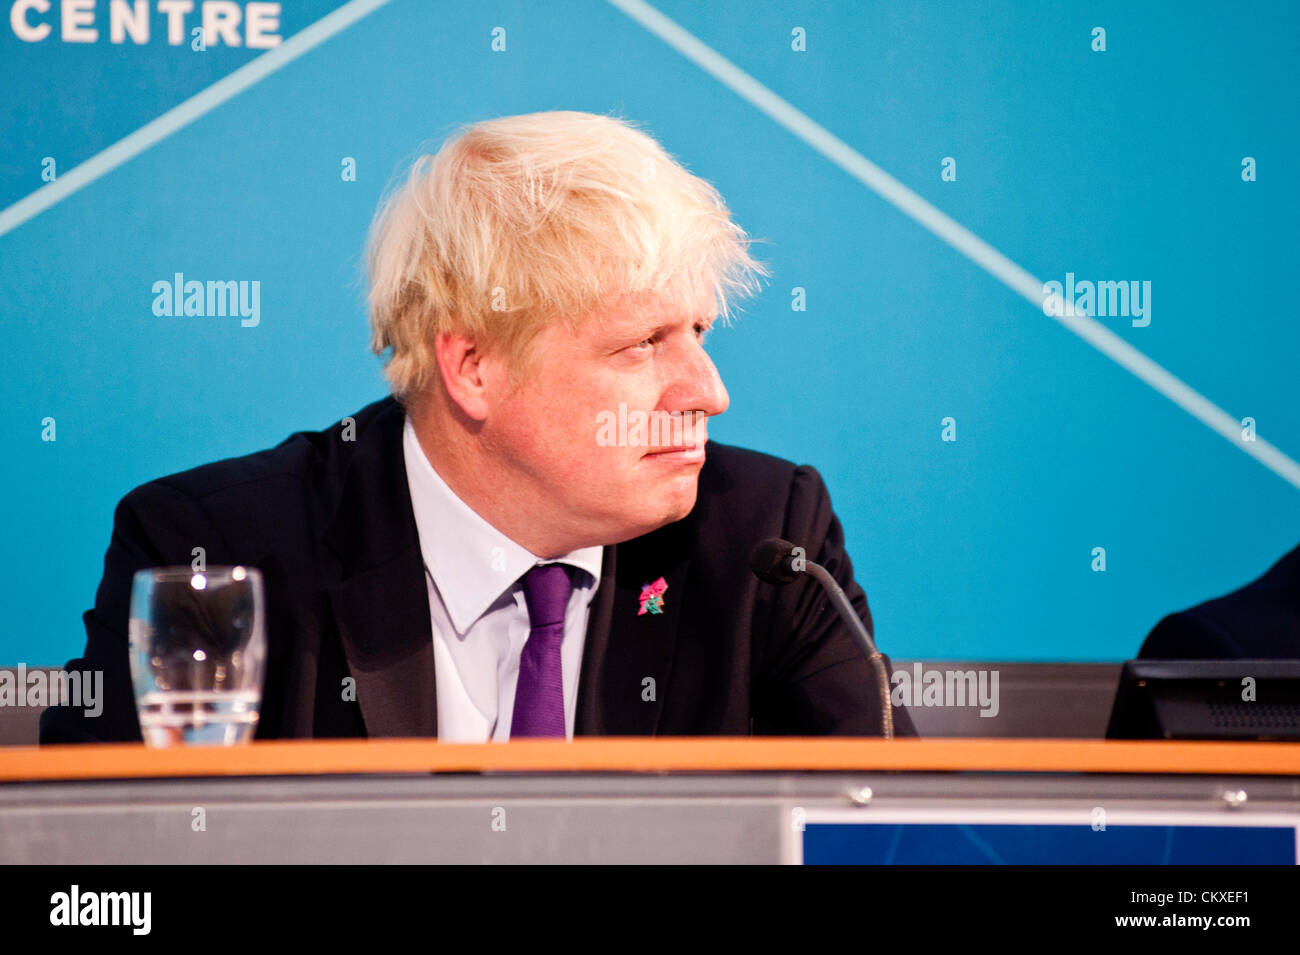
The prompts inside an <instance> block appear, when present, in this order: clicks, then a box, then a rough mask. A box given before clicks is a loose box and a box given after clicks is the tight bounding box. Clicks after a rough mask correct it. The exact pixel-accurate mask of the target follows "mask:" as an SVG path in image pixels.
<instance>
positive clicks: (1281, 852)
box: [803, 823, 1296, 865]
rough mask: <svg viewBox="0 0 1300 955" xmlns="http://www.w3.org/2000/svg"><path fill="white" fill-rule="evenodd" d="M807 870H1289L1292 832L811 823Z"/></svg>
mask: <svg viewBox="0 0 1300 955" xmlns="http://www.w3.org/2000/svg"><path fill="white" fill-rule="evenodd" d="M803 854H804V864H805V865H828V864H829V865H1003V864H1005V865H1052V864H1067V865H1234V864H1235V865H1294V864H1295V862H1296V833H1295V830H1294V829H1290V828H1282V827H1278V828H1265V827H1261V826H1109V827H1107V828H1106V829H1105V830H1103V831H1094V830H1093V829H1092V828H1090V827H1088V826H1047V825H1044V826H1032V825H1020V826H990V825H952V824H943V825H912V824H899V825H885V824H871V823H834V824H832V823H811V824H809V825H807V826H806V827H805V830H804V839H803Z"/></svg>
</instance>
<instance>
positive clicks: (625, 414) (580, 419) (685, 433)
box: [479, 301, 730, 547]
mask: <svg viewBox="0 0 1300 955" xmlns="http://www.w3.org/2000/svg"><path fill="white" fill-rule="evenodd" d="M712 321H713V310H712V308H711V307H710V308H705V309H702V310H696V311H693V312H692V313H691V314H684V313H682V312H681V311H680V309H679V308H673V307H669V306H665V305H663V304H660V303H654V304H646V303H645V302H644V301H643V302H641V303H639V304H638V303H634V302H629V301H625V302H623V303H620V304H618V305H616V306H614V307H611V308H607V309H603V310H601V311H600V312H599V313H598V314H597V315H595V316H593V317H592V320H591V321H589V322H588V323H587V324H586V325H585V326H584V327H582V328H580V329H577V330H571V329H569V328H567V327H566V326H564V325H563V324H560V323H557V324H553V325H551V326H549V327H547V328H546V329H545V330H544V331H543V332H542V333H541V334H539V335H538V337H537V338H536V339H535V340H534V343H533V350H532V354H533V356H534V360H533V363H532V365H531V368H530V374H529V376H528V377H527V378H526V379H525V380H524V381H523V382H522V383H521V384H520V386H519V387H518V388H517V389H516V390H514V391H513V392H511V391H510V389H509V387H508V383H507V375H506V371H505V368H504V363H501V362H498V363H497V364H495V367H494V368H493V370H492V371H491V372H490V373H489V374H490V380H491V382H492V387H491V399H490V400H491V408H490V410H489V413H488V416H487V419H486V420H485V421H484V422H483V428H482V430H481V431H480V433H479V438H480V440H481V441H482V446H483V448H484V450H485V451H487V452H488V453H489V454H490V455H491V456H492V457H493V458H495V459H497V460H498V461H499V462H500V463H501V465H502V466H503V467H506V468H508V469H510V470H512V471H513V472H514V477H515V480H513V481H511V482H510V483H511V484H512V485H514V487H513V488H512V490H514V491H515V492H516V493H522V494H523V495H525V496H526V497H527V500H528V503H527V504H526V505H525V506H526V507H527V508H528V510H529V511H531V512H532V513H533V516H534V518H535V519H538V520H541V521H549V522H551V523H553V525H554V527H555V528H556V536H557V537H558V538H560V539H563V540H564V541H565V542H566V543H573V546H575V547H576V546H591V545H595V544H613V543H617V542H619V541H623V540H628V539H630V538H633V537H637V536H640V535H641V534H645V533H649V532H650V531H652V530H654V529H655V528H658V527H661V526H663V525H664V524H668V523H670V522H672V521H676V520H680V519H681V518H683V517H685V516H686V515H687V514H689V513H690V511H691V508H692V507H694V505H695V495H696V488H697V482H698V478H699V473H700V469H701V468H702V467H703V465H704V456H705V447H704V445H705V442H706V441H707V425H706V420H707V418H708V417H709V416H710V415H717V414H722V412H724V411H726V410H727V405H728V403H729V401H730V399H729V398H728V396H727V390H726V388H724V387H723V384H722V379H721V378H720V377H719V376H718V371H717V368H715V367H714V364H713V362H712V360H711V359H710V358H709V356H708V355H707V354H706V353H705V351H704V346H703V341H704V335H705V333H706V332H707V331H708V329H709V326H710V325H711V324H712ZM674 447H676V448H679V450H676V451H669V450H666V449H669V448H674ZM682 449H684V450H682Z"/></svg>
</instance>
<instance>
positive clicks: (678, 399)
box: [665, 343, 731, 416]
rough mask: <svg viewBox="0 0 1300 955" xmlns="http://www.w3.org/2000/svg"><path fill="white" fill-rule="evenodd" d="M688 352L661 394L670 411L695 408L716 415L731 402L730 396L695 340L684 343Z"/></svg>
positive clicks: (704, 352) (700, 411) (711, 360)
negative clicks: (667, 389)
mask: <svg viewBox="0 0 1300 955" xmlns="http://www.w3.org/2000/svg"><path fill="white" fill-rule="evenodd" d="M688 348H689V351H688V353H687V355H686V356H685V358H684V360H683V362H682V363H681V365H680V366H679V368H680V377H679V378H678V380H677V381H676V382H674V386H673V388H672V393H671V394H669V395H665V399H667V401H668V403H669V405H670V407H669V410H671V411H697V412H699V413H701V414H704V415H709V416H712V415H720V414H722V413H723V412H724V411H726V410H727V407H728V406H729V405H730V404H731V396H730V395H728V394H727V388H726V386H725V385H723V383H722V376H721V375H719V374H718V369H717V366H716V365H714V364H713V359H712V358H710V357H709V355H708V352H706V351H705V350H704V348H703V346H701V345H700V344H699V343H692V344H691V345H690V346H688Z"/></svg>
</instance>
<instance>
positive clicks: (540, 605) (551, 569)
mask: <svg viewBox="0 0 1300 955" xmlns="http://www.w3.org/2000/svg"><path fill="white" fill-rule="evenodd" d="M522 580H523V585H524V602H525V603H527V604H528V623H529V626H530V627H532V628H533V629H534V630H535V629H537V628H539V627H549V626H552V625H554V624H557V623H561V624H562V623H564V612H565V610H566V609H567V608H568V606H569V595H570V594H572V593H573V577H572V576H571V574H570V573H569V568H568V566H567V565H565V564H542V565H541V566H538V567H534V568H533V569H532V570H530V571H529V572H528V573H526V574H524V576H523V579H522Z"/></svg>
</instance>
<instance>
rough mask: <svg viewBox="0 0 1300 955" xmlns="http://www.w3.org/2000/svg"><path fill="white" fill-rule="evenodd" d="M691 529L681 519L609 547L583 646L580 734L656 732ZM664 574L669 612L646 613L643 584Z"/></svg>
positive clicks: (674, 644) (681, 601) (683, 591)
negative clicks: (642, 611)
mask: <svg viewBox="0 0 1300 955" xmlns="http://www.w3.org/2000/svg"><path fill="white" fill-rule="evenodd" d="M684 536H685V532H684V530H683V528H682V527H681V526H680V525H669V526H668V527H666V528H663V529H662V530H660V531H656V532H654V533H652V534H648V535H646V536H644V537H639V538H636V539H635V540H631V541H627V542H625V543H622V544H619V545H617V546H613V547H606V548H605V563H604V566H603V567H602V569H601V578H600V581H601V582H600V587H599V589H598V590H597V592H596V597H595V599H594V600H593V601H592V608H591V617H590V620H589V623H588V629H587V640H586V645H585V646H584V648H583V660H582V681H581V683H580V685H579V688H578V716H577V720H576V724H577V725H576V728H575V735H583V736H653V735H655V733H656V731H657V729H658V726H659V721H660V719H661V716H662V713H663V701H664V695H665V693H666V692H667V690H668V681H669V678H670V677H671V674H672V663H673V654H674V651H675V650H676V647H677V634H678V630H679V627H680V622H681V612H682V606H683V604H684V602H685V598H686V582H687V577H688V571H689V569H690V560H689V558H688V556H687V555H688V554H689V553H690V551H689V549H688V548H687V547H685V546H683V540H684ZM659 577H663V578H664V580H665V581H666V582H667V584H668V589H667V590H666V591H665V592H664V595H663V597H664V604H663V612H662V613H658V614H655V613H645V614H638V612H637V611H638V610H639V607H640V595H641V590H642V588H643V587H644V586H645V585H647V584H649V583H652V582H653V581H655V580H656V579H658V578H659ZM648 681H653V683H650V682H648Z"/></svg>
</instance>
